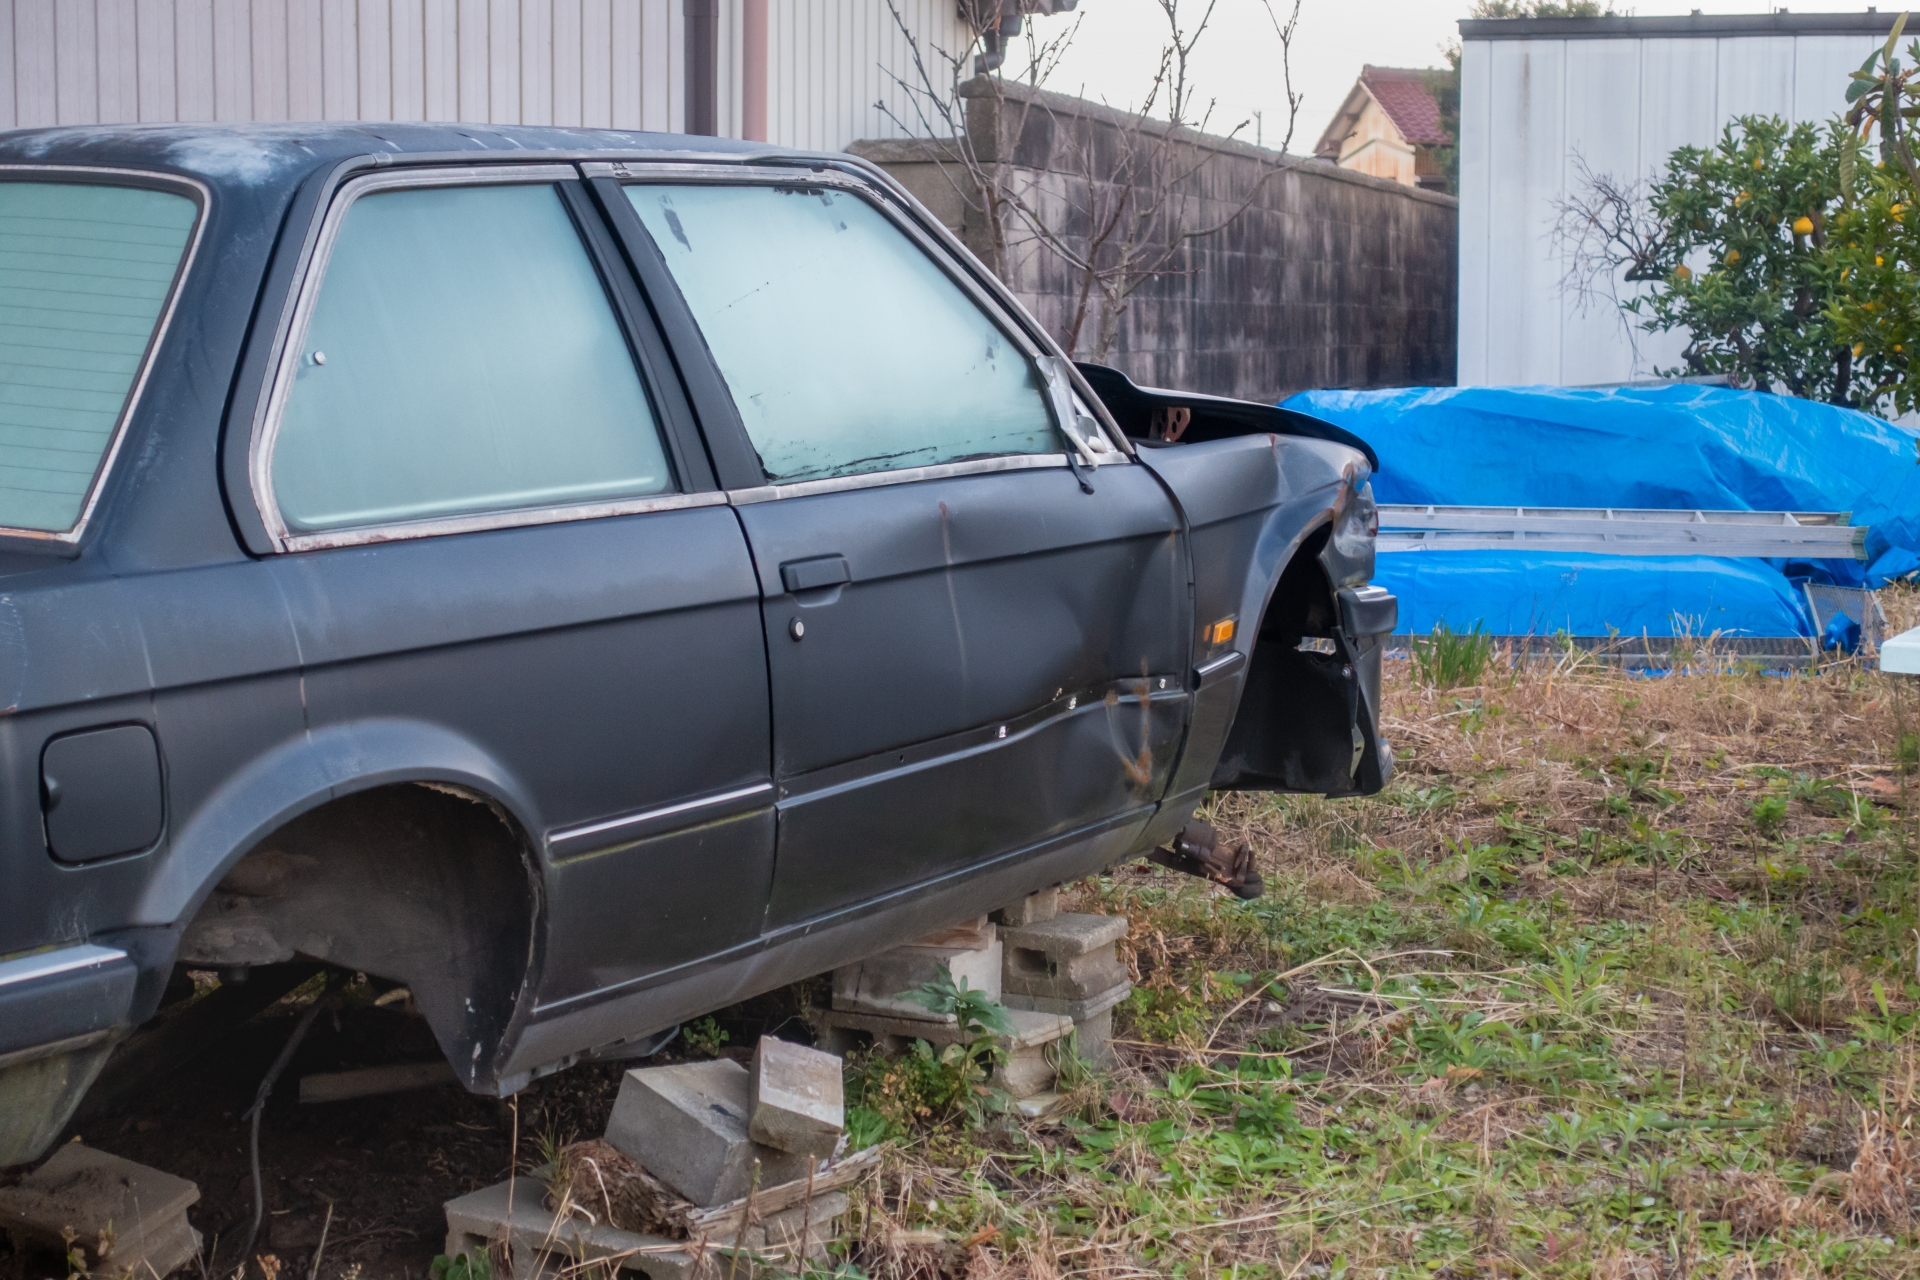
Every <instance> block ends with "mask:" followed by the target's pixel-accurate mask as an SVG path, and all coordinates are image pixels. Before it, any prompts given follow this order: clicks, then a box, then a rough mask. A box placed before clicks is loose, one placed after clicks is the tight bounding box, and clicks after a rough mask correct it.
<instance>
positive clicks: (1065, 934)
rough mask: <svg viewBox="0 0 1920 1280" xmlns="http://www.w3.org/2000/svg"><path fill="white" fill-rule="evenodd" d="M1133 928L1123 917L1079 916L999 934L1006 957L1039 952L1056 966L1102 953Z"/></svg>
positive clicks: (1038, 923) (1074, 915)
mask: <svg viewBox="0 0 1920 1280" xmlns="http://www.w3.org/2000/svg"><path fill="white" fill-rule="evenodd" d="M1132 927H1133V925H1132V922H1130V921H1129V920H1128V919H1127V918H1126V917H1125V916H1093V915H1085V914H1082V913H1080V912H1073V913H1069V914H1067V915H1056V916H1052V917H1050V918H1048V919H1045V920H1040V921H1036V922H1035V923H1033V924H1029V925H1022V926H1021V927H1019V928H1009V929H1005V930H1002V931H1001V934H1000V941H1001V942H1002V943H1003V944H1004V945H1005V946H1006V948H1007V950H1008V952H1009V953H1012V952H1013V951H1015V950H1025V951H1038V952H1041V953H1042V954H1044V955H1045V956H1046V958H1047V959H1049V960H1052V961H1055V962H1058V961H1061V960H1065V959H1067V958H1069V957H1071V956H1083V955H1086V954H1087V953H1088V952H1092V951H1101V950H1104V949H1106V948H1109V947H1111V946H1113V944H1114V943H1116V942H1118V941H1120V939H1122V938H1124V937H1126V936H1127V933H1128V931H1129V930H1131V929H1132Z"/></svg>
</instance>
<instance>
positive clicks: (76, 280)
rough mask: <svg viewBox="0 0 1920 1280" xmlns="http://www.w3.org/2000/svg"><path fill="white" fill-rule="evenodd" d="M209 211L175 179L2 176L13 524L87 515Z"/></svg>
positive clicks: (2, 485) (1, 292)
mask: <svg viewBox="0 0 1920 1280" xmlns="http://www.w3.org/2000/svg"><path fill="white" fill-rule="evenodd" d="M197 212H198V210H197V208H196V206H195V203H194V202H193V201H192V200H190V199H188V198H187V197H185V196H183V195H178V194H175V193H173V192H168V191H155V190H150V189H143V188H139V187H117V186H92V185H84V184H79V183H68V182H0V527H5V528H13V529H32V530H37V531H41V532H50V533H53V532H62V531H65V530H68V529H71V528H73V527H74V525H76V524H77V523H78V522H79V520H80V516H81V513H82V511H83V509H84V508H85V505H86V499H87V493H88V491H89V490H90V489H91V488H92V487H93V479H94V476H95V474H96V473H97V472H98V471H99V469H100V463H101V459H102V458H104V457H105V456H106V452H107V446H108V445H109V444H110V443H111V442H112V440H113V436H114V431H115V429H116V428H117V427H118V426H119V423H120V418H121V415H122V414H123V413H124V412H125V410H126V405H127V397H128V395H129V394H130V393H131V392H132V390H133V385H134V379H135V377H136V376H137V375H138V373H139V371H140V365H141V361H142V359H143V358H144V356H145V355H146V350H147V344H148V343H149V342H150V341H151V340H152V338H153V331H154V326H155V324H156V323H157V322H158V321H159V318H160V312H161V309H162V308H163V307H164V306H165V305H166V300H167V293H168V291H169V290H170V289H171V288H172V285H173V278H174V274H175V272H176V271H177V270H178V268H179V265H180V255H181V254H182V253H183V252H184V251H185V249H186V245H187V237H188V236H189V235H190V234H191V233H192V231H193V222H194V218H195V216H196V214H197Z"/></svg>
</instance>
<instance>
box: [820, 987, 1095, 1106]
mask: <svg viewBox="0 0 1920 1280" xmlns="http://www.w3.org/2000/svg"><path fill="white" fill-rule="evenodd" d="M1007 1014H1008V1019H1009V1021H1011V1022H1012V1023H1013V1034H1012V1035H1010V1036H995V1037H994V1043H995V1044H996V1045H998V1046H999V1047H1000V1050H1001V1052H1002V1053H1003V1054H1004V1055H1005V1058H1004V1060H1003V1061H1002V1062H1001V1064H1000V1065H999V1066H998V1067H996V1068H995V1069H994V1072H993V1075H992V1077H991V1078H989V1079H988V1081H987V1083H988V1084H990V1085H991V1086H993V1087H994V1088H996V1089H1000V1090H1003V1091H1005V1092H1006V1093H1008V1094H1011V1095H1012V1096H1013V1097H1015V1098H1024V1097H1028V1096H1030V1095H1032V1094H1035V1093H1040V1092H1043V1091H1044V1090H1047V1089H1051V1088H1053V1086H1054V1083H1055V1081H1056V1079H1057V1078H1058V1075H1059V1073H1058V1071H1057V1069H1056V1068H1055V1066H1054V1059H1053V1058H1052V1057H1050V1056H1049V1055H1050V1054H1055V1053H1058V1052H1059V1048H1058V1046H1059V1043H1060V1042H1061V1041H1062V1040H1065V1039H1066V1038H1067V1036H1068V1035H1070V1034H1072V1032H1073V1019H1071V1018H1066V1017H1062V1016H1061V1015H1059V1014H1057V1013H1038V1012H1035V1011H1033V1010H1028V1009H1009V1010H1008V1011H1007ZM818 1017H819V1018H820V1019H821V1021H822V1022H823V1023H824V1024H825V1025H826V1027H827V1028H828V1029H829V1031H830V1033H832V1034H837V1035H839V1036H842V1037H845V1038H846V1039H847V1042H848V1043H849V1044H851V1043H852V1037H853V1035H855V1034H864V1035H866V1036H869V1037H871V1039H872V1043H873V1045H874V1046H875V1047H876V1048H877V1049H879V1050H880V1051H881V1052H883V1053H898V1052H901V1051H903V1050H904V1049H905V1048H906V1046H907V1044H908V1043H910V1042H911V1041H913V1040H925V1041H926V1042H927V1043H928V1044H931V1045H933V1046H935V1047H936V1048H945V1047H946V1046H947V1045H950V1044H957V1043H959V1041H960V1029H959V1027H957V1026H955V1025H954V1024H953V1023H951V1022H944V1023H943V1022H926V1021H919V1020H916V1019H912V1018H892V1017H887V1016H884V1015H880V1014H869V1013H855V1012H851V1011H849V1010H844V1009H828V1010H823V1011H821V1012H820V1013H819V1015H818Z"/></svg>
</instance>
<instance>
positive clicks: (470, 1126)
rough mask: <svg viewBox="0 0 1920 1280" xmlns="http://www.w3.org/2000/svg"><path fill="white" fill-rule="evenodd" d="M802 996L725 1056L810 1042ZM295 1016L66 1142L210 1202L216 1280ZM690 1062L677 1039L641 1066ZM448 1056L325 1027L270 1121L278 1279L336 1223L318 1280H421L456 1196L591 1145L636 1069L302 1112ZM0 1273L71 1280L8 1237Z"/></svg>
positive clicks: (296, 1064) (264, 1239)
mask: <svg viewBox="0 0 1920 1280" xmlns="http://www.w3.org/2000/svg"><path fill="white" fill-rule="evenodd" d="M797 998H798V993H797V992H781V993H775V994H774V995H772V996H767V997H761V998H760V999H758V1000H755V1001H750V1002H748V1003H747V1004H744V1005H740V1006H736V1007H734V1008H732V1009H729V1010H726V1011H724V1012H722V1013H720V1014H717V1015H715V1021H716V1023H717V1025H718V1026H719V1027H721V1028H722V1029H723V1030H725V1031H726V1032H727V1033H728V1037H729V1039H728V1042H727V1043H726V1045H725V1047H724V1049H723V1050H722V1052H723V1053H724V1054H725V1055H726V1056H729V1057H736V1058H739V1059H741V1060H742V1061H744V1060H745V1059H746V1058H747V1057H748V1056H750V1054H751V1052H752V1046H753V1044H754V1042H755V1040H756V1039H758V1037H759V1036H760V1035H761V1034H764V1033H766V1032H768V1031H772V1030H774V1029H775V1028H777V1029H778V1034H779V1035H781V1036H782V1037H783V1038H786V1039H793V1040H799V1041H803V1042H804V1041H807V1040H808V1035H807V1031H806V1027H805V1024H804V1023H802V1022H800V1021H799V1019H798V1018H797V1016H796V1011H797V1007H798V1006H797ZM301 1011H302V1010H301V1009H300V1008H298V1007H295V1006H293V1005H291V1004H290V1003H289V1002H286V1001H283V1002H282V1003H280V1004H278V1005H275V1006H274V1007H273V1008H272V1009H270V1010H268V1012H266V1013H264V1014H262V1015H260V1016H259V1017H257V1018H255V1019H253V1020H252V1021H251V1022H249V1023H246V1024H245V1025H243V1026H241V1027H239V1028H237V1029H235V1030H233V1031H231V1032H230V1033H228V1035H227V1036H226V1037H225V1038H224V1039H223V1040H222V1041H221V1042H220V1044H219V1045H218V1047H217V1048H215V1049H212V1050H210V1051H208V1052H206V1053H204V1054H202V1055H201V1056H200V1057H199V1059H198V1060H196V1061H195V1062H193V1063H191V1064H189V1065H187V1066H185V1067H183V1068H181V1069H180V1070H178V1071H175V1072H174V1073H172V1074H171V1075H170V1076H168V1077H165V1078H163V1079H158V1080H154V1081H152V1082H151V1083H150V1084H149V1085H148V1086H147V1087H145V1088H143V1089H142V1090H141V1091H140V1092H139V1094H138V1096H136V1097H134V1098H132V1099H131V1100H129V1101H128V1102H126V1103H124V1104H122V1105H121V1106H119V1107H118V1108H116V1109H115V1110H114V1111H112V1112H110V1113H108V1114H106V1115H104V1116H101V1117H98V1118H96V1119H94V1120H93V1121H91V1122H90V1123H88V1124H86V1125H85V1126H83V1127H79V1128H76V1129H74V1130H71V1131H69V1132H68V1133H67V1134H66V1135H64V1139H72V1138H76V1137H77V1138H80V1139H82V1140H83V1141H85V1142H86V1143H87V1144H88V1145H89V1146H92V1147H95V1148H98V1149H99V1150H101V1151H106V1152H110V1153H112V1154H114V1155H117V1156H122V1157H124V1158H126V1159H128V1160H136V1161H139V1162H140V1163H142V1164H146V1165H151V1166H152V1167H154V1168H156V1169H161V1170H164V1171H166V1172H168V1173H171V1174H174V1175H176V1176H178V1177H182V1178H189V1179H192V1180H193V1181H194V1182H195V1183H196V1184H198V1186H199V1188H200V1201H199V1203H198V1204H196V1205H194V1206H193V1208H192V1209H191V1210H190V1211H189V1214H188V1216H189V1218H190V1219H191V1220H192V1222H193V1225H194V1227H195V1228H196V1229H198V1230H199V1231H200V1233H201V1234H202V1236H204V1237H205V1240H206V1249H207V1273H208V1274H209V1275H215V1276H218V1275H221V1274H223V1273H224V1274H225V1275H227V1276H231V1275H232V1273H233V1270H234V1268H235V1267H236V1266H237V1265H238V1264H239V1258H238V1256H237V1251H238V1250H239V1248H240V1243H241V1241H242V1240H244V1239H245V1237H246V1233H247V1229H248V1227H249V1226H250V1225H251V1223H252V1221H253V1180H252V1175H251V1172H250V1165H249V1161H248V1156H247V1145H248V1129H249V1126H248V1122H247V1121H246V1120H244V1119H242V1118H241V1117H242V1116H243V1115H244V1113H245V1112H246V1110H247V1108H248V1107H250V1106H251V1105H252V1104H253V1098H254V1095H255V1093H256V1092H257V1091H258V1090H259V1087H260V1081H261V1079H262V1078H263V1077H264V1076H265V1075H266V1073H267V1070H268V1069H269V1068H270V1067H271V1066H272V1064H273V1061H274V1059H275V1057H277V1056H278V1054H279V1053H280V1051H281V1049H282V1048H283V1047H284V1046H285V1045H286V1042H287V1037H288V1036H289V1035H290V1034H291V1032H292V1030H293V1027H294V1023H295V1021H296V1019H297V1017H298V1015H299V1013H300V1012H301ZM688 1056H690V1055H688V1054H687V1053H686V1052H685V1050H684V1048H683V1046H682V1045H681V1043H680V1042H679V1041H675V1042H674V1043H673V1044H672V1045H670V1046H668V1048H667V1049H666V1050H665V1051H663V1052H661V1053H660V1054H657V1055H655V1056H654V1057H653V1058H651V1059H648V1060H647V1061H646V1063H645V1064H644V1065H649V1066H652V1065H659V1064H662V1063H667V1062H673V1061H680V1060H684V1059H685V1058H687V1057H688ZM439 1057H440V1050H439V1046H438V1045H437V1044H436V1043H435V1041H434V1039H433V1035H432V1033H431V1032H430V1031H429V1030H428V1028H427V1024H426V1023H425V1022H424V1021H422V1020H421V1019H420V1018H418V1017H416V1016H412V1015H409V1014H407V1013H404V1012H401V1011H400V1010H399V1009H397V1008H379V1007H375V1006H372V1005H370V1004H361V1005H358V1006H355V1007H348V1008H344V1009H341V1010H339V1011H337V1012H323V1013H322V1014H321V1015H320V1017H319V1018H318V1019H317V1020H316V1021H315V1023H314V1025H313V1027H312V1029H311V1030H310V1031H309V1032H308V1034H307V1037H306V1039H305V1040H304V1041H303V1042H302V1044H301V1046H300V1048H299V1050H298V1051H297V1052H296V1053H295V1055H294V1058H293V1061H292V1062H291V1063H290V1064H289V1065H288V1067H287V1069H286V1070H285V1071H284V1072H283V1073H282V1074H281V1076H280V1079H279V1081H278V1083H277V1084H276V1085H275V1086H274V1090H273V1095H272V1097H271V1098H270V1099H269V1100H268V1102H267V1108H266V1112H265V1114H264V1116H263V1117H262V1122H261V1127H260V1167H261V1182H262V1188H263V1192H264V1198H265V1202H266V1217H265V1219H264V1221H263V1222H262V1224H261V1227H260V1236H259V1239H258V1240H257V1241H256V1242H255V1244H254V1247H253V1253H254V1254H255V1255H256V1256H258V1255H261V1254H272V1255H274V1256H275V1257H276V1258H277V1259H278V1260H279V1263H280V1265H281V1274H282V1275H284V1276H292V1277H295V1280H304V1278H305V1277H306V1275H307V1274H308V1271H309V1269H310V1267H311V1266H312V1261H313V1254H314V1251H315V1250H316V1249H317V1248H319V1247H320V1237H321V1230H322V1227H323V1226H325V1227H326V1245H325V1249H324V1252H323V1254H322V1257H321V1267H320V1273H319V1274H320V1277H321V1278H322V1280H339V1278H342V1277H348V1276H353V1277H355V1280H425V1277H426V1275H427V1270H428V1267H429V1265H430V1264H431V1263H432V1261H433V1258H434V1255H436V1254H438V1253H440V1252H441V1251H442V1249H443V1248H444V1245H445V1239H446V1230H447V1226H446V1216H445V1213H444V1205H445V1203H446V1202H447V1201H448V1200H451V1199H453V1198H455V1197H457V1196H462V1195H465V1194H467V1193H468V1192H470V1191H477V1190H479V1189H481V1188H483V1187H487V1186H491V1185H493V1184H494V1183H496V1182H499V1181H500V1180H502V1179H503V1178H505V1177H506V1176H507V1173H508V1171H509V1169H510V1168H512V1167H514V1165H515V1164H516V1163H517V1164H518V1167H519V1169H520V1171H521V1173H523V1174H524V1173H525V1171H526V1170H528V1169H529V1168H532V1167H534V1166H536V1165H538V1164H540V1163H541V1162H542V1160H543V1158H544V1157H543V1155H542V1151H543V1149H545V1150H552V1149H556V1148H557V1147H559V1146H560V1145H562V1144H564V1143H566V1142H569V1141H571V1140H574V1139H576V1138H597V1137H598V1136H599V1135H600V1134H601V1132H602V1131H603V1130H604V1129H605V1128H606V1123H607V1117H608V1115H609V1113H610V1112H611V1111H612V1109H613V1100H614V1096H615V1094H616V1093H617V1092H618V1091H619V1087H620V1077H621V1075H622V1073H623V1072H624V1071H625V1070H626V1069H627V1068H628V1067H631V1066H635V1065H641V1064H636V1063H592V1062H590V1063H583V1064H580V1065H578V1066H575V1067H572V1068H569V1069H568V1070H565V1071H562V1072H560V1073H558V1074H556V1075H553V1076H549V1077H547V1078H546V1079H543V1080H537V1081H535V1082H534V1083H533V1084H531V1085H529V1086H527V1088H525V1089H523V1090H521V1091H520V1093H519V1094H518V1095H517V1097H516V1098H515V1099H512V1100H508V1099H502V1098H489V1097H480V1096H477V1095H474V1094H471V1093H468V1092H467V1091H466V1090H465V1089H463V1088H461V1087H460V1086H459V1085H457V1084H446V1085H439V1086H435V1087H433V1088H427V1089H416V1090H413V1091H411V1092H407V1093H398V1094H389V1095H386V1096H384V1097H373V1098H356V1099H350V1100H348V1101H344V1102H329V1103H321V1104H310V1105H304V1106H303V1105H301V1104H300V1102H299V1100H298V1099H299V1093H300V1087H299V1082H300V1078H301V1077H302V1076H304V1075H309V1074H312V1073H314V1072H321V1071H342V1070H348V1069H351V1068H355V1067H368V1066H380V1065H386V1064H390V1063H400V1062H425V1061H430V1060H433V1059H436V1058H439ZM516 1105H517V1109H518V1116H517V1129H518V1138H517V1160H516V1137H515V1132H516V1115H515V1110H516ZM14 1172H15V1173H19V1172H24V1171H14ZM535 1194H538V1193H537V1191H536V1192H535ZM329 1208H331V1210H332V1222H331V1225H327V1215H328V1210H329ZM182 1274H185V1275H191V1274H193V1271H192V1270H191V1269H189V1271H187V1272H184V1273H182ZM259 1274H260V1272H259V1268H258V1267H253V1268H250V1269H249V1275H250V1276H255V1277H257V1276H258V1275H259ZM0 1275H8V1276H13V1277H18V1278H19V1280H42V1278H43V1277H44V1278H46V1280H60V1278H61V1277H64V1276H65V1275H66V1267H65V1265H64V1263H63V1261H62V1259H61V1258H60V1257H59V1256H58V1255H57V1254H55V1253H49V1254H29V1255H27V1256H16V1255H14V1254H13V1253H12V1251H11V1247H10V1246H9V1245H8V1244H7V1243H6V1239H5V1237H4V1236H0Z"/></svg>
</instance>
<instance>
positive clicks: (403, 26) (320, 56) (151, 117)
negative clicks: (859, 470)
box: [0, 0, 966, 150]
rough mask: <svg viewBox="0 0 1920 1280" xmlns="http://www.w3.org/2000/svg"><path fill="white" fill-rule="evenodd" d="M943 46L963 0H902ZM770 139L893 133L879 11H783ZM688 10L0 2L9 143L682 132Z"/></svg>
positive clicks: (529, 4) (734, 49)
mask: <svg viewBox="0 0 1920 1280" xmlns="http://www.w3.org/2000/svg"><path fill="white" fill-rule="evenodd" d="M895 2H896V3H897V4H898V5H899V7H900V12H901V15H902V16H903V17H904V18H905V19H906V20H907V22H908V24H909V26H911V27H912V28H913V29H914V31H915V33H916V36H917V37H918V38H919V40H920V41H921V44H922V48H923V51H924V52H925V53H926V54H927V56H928V57H929V58H930V60H931V61H932V65H934V66H936V67H937V66H939V65H940V64H939V63H938V61H937V58H936V57H935V56H934V55H933V54H932V47H933V46H940V47H944V48H949V49H952V48H955V47H956V46H957V45H958V44H959V43H960V42H963V41H964V40H965V39H966V35H965V32H964V30H963V29H962V28H961V25H960V23H959V20H958V18H957V16H956V6H955V5H954V3H953V0H895ZM768 8H769V10H770V11H771V14H770V20H771V30H770V32H769V42H768V43H769V48H768V78H769V81H770V83H769V85H768V112H767V114H768V121H767V124H768V132H769V134H770V135H771V141H774V142H776V143H781V144H785V145H791V146H802V147H810V148H819V149H828V150H833V149H838V148H841V147H844V146H846V145H847V144H848V143H849V142H852V141H854V140H855V139H856V138H873V137H895V136H898V135H899V130H898V129H897V128H896V127H894V126H893V125H892V124H891V123H890V122H889V121H888V120H887V119H886V117H885V115H884V114H883V113H882V112H880V111H879V110H877V109H876V108H875V107H874V103H875V102H876V101H877V100H879V99H881V98H887V99H889V100H891V101H895V102H896V103H898V108H897V109H898V112H899V114H900V115H901V116H902V117H903V118H906V119H911V118H912V117H911V115H909V114H908V112H907V110H906V104H905V102H904V99H903V95H902V94H901V93H900V91H899V90H898V89H897V88H896V87H895V86H894V85H893V83H892V81H891V80H890V78H889V76H888V74H887V72H886V70H884V69H883V64H884V67H886V68H891V69H892V70H894V71H895V72H897V73H898V74H900V75H901V76H902V77H904V78H908V79H909V80H911V78H912V77H913V75H914V72H913V68H912V61H911V58H910V56H909V52H908V46H907V41H906V40H905V38H904V37H903V36H902V35H901V34H900V32H899V30H898V28H897V26H896V24H895V22H894V19H893V15H892V13H891V12H890V11H889V9H888V6H887V3H886V0H772V3H770V4H769V5H768ZM739 23H740V3H739V0H726V3H724V4H723V6H722V8H721V11H720V23H719V25H720V48H721V50H722V56H721V59H720V69H719V70H720V76H719V95H720V128H721V131H722V132H724V133H728V134H731V135H735V136H737V135H738V133H739V131H740V28H739ZM684 34H685V20H684V17H683V6H682V3H681V0H0V128H25V127H29V126H34V125H49V124H124V123H136V122H159V121H175V120H196V121H197V120H236V121H238V120H466V121H473V122H491V123H496V124H562V125H573V124H578V125H595V126H602V127H612V128H617V129H658V130H668V131H672V130H677V129H679V128H681V127H682V120H683V117H684V108H685V88H684V85H683V82H682V74H683V69H684V62H683V58H682V55H681V49H682V47H683V40H684Z"/></svg>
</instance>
